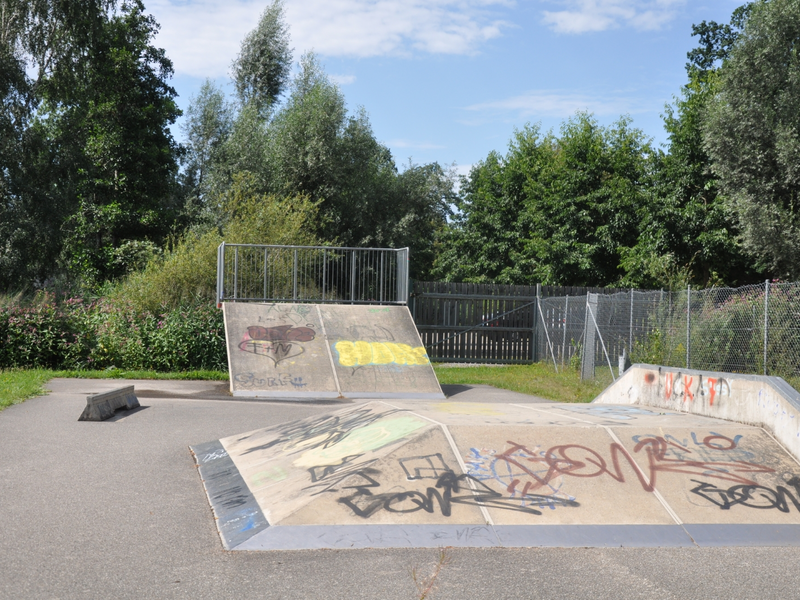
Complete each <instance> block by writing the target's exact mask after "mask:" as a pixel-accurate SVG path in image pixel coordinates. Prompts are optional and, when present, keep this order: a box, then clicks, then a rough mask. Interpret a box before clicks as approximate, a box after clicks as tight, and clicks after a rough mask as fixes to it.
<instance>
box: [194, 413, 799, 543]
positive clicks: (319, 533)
mask: <svg viewBox="0 0 800 600" xmlns="http://www.w3.org/2000/svg"><path fill="white" fill-rule="evenodd" d="M192 451H193V453H194V455H195V458H196V461H197V464H198V467H199V472H200V476H201V479H202V480H203V484H204V486H205V489H206V492H207V494H208V498H209V502H210V504H211V507H212V509H213V512H214V515H215V517H216V523H217V527H218V529H219V532H220V536H221V538H222V542H223V545H224V547H225V548H226V549H229V550H273V549H303V548H365V547H441V546H510V547H515V546H516V547H528V546H560V547H568V546H579V547H583V546H595V547H597V546H694V545H700V546H715V545H800V478H798V475H800V467H799V466H798V463H797V462H796V461H795V460H794V458H793V457H792V456H791V455H790V454H789V453H787V452H786V451H785V450H784V449H783V448H782V447H781V446H780V445H779V444H778V443H777V442H776V441H775V440H774V439H773V438H772V437H771V436H770V435H769V434H768V433H767V432H765V431H764V430H763V429H760V428H757V427H752V426H747V425H742V424H738V423H732V422H730V421H725V420H721V419H714V418H709V417H703V416H698V415H692V414H687V413H680V412H675V411H671V410H668V409H661V408H657V409H653V408H647V407H638V406H619V405H606V404H588V405H574V404H555V403H554V404H527V405H523V404H480V403H471V402H470V403H456V402H433V401H425V400H422V401H420V400H416V401H413V402H402V401H372V402H368V403H366V404H362V405H359V406H353V407H349V408H347V409H344V410H338V411H336V412H331V413H327V414H324V415H318V416H315V417H311V418H308V419H304V420H299V421H293V422H290V423H285V424H282V425H278V426H275V427H270V428H267V429H259V430H255V431H252V432H250V433H245V434H242V435H237V436H232V437H228V438H224V439H221V440H217V441H213V442H210V443H207V444H201V445H197V446H193V447H192Z"/></svg>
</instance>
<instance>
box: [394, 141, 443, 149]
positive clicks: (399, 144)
mask: <svg viewBox="0 0 800 600" xmlns="http://www.w3.org/2000/svg"><path fill="white" fill-rule="evenodd" d="M386 145H387V146H390V147H392V148H412V149H415V150H441V149H443V148H445V147H446V146H439V145H437V144H431V143H430V142H413V141H411V140H403V139H398V140H390V141H388V142H387V143H386Z"/></svg>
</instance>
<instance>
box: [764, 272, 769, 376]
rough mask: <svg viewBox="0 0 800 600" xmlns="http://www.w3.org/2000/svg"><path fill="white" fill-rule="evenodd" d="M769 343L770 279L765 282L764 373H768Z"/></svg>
mask: <svg viewBox="0 0 800 600" xmlns="http://www.w3.org/2000/svg"><path fill="white" fill-rule="evenodd" d="M768 343H769V279H767V280H766V281H765V282H764V375H766V374H767V344H768Z"/></svg>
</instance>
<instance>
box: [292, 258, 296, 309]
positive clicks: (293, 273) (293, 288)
mask: <svg viewBox="0 0 800 600" xmlns="http://www.w3.org/2000/svg"><path fill="white" fill-rule="evenodd" d="M292 262H293V263H294V266H293V267H292V300H294V301H295V302H297V248H295V249H294V260H293V261H292Z"/></svg>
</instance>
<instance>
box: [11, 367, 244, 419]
mask: <svg viewBox="0 0 800 600" xmlns="http://www.w3.org/2000/svg"><path fill="white" fill-rule="evenodd" d="M53 377H69V378H77V379H192V380H205V381H227V380H228V374H227V373H226V372H223V371H186V372H183V373H157V372H155V371H124V370H122V369H106V370H104V371H51V370H49V369H9V370H5V371H4V370H0V410H3V409H4V408H7V407H9V406H11V405H12V404H19V403H20V402H22V401H23V400H27V399H28V398H33V397H34V396H43V395H45V394H46V393H47V390H45V389H44V384H45V383H47V382H48V381H50V380H51V379H52V378H53Z"/></svg>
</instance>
